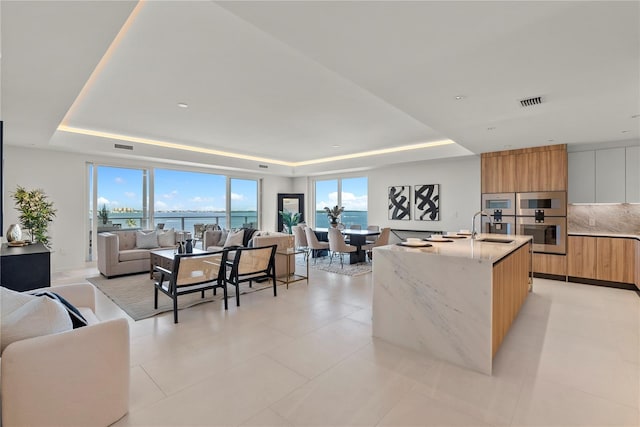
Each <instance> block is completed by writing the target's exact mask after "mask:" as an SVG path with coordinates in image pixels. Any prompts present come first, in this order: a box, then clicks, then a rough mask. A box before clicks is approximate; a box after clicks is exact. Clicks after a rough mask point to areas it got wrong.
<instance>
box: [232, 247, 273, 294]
mask: <svg viewBox="0 0 640 427" xmlns="http://www.w3.org/2000/svg"><path fill="white" fill-rule="evenodd" d="M277 247H278V245H270V246H261V247H256V248H245V247H238V248H237V249H234V250H233V251H226V252H225V264H226V266H227V268H226V269H225V270H226V271H225V275H224V283H225V285H226V284H229V285H233V286H235V288H236V306H240V283H243V282H249V287H251V284H252V282H253V281H254V280H256V281H258V280H260V279H271V282H272V283H273V296H274V297H275V296H277V290H276V287H277V283H276V271H275V270H276V267H275V256H276V248H277ZM225 292H226V286H225Z"/></svg>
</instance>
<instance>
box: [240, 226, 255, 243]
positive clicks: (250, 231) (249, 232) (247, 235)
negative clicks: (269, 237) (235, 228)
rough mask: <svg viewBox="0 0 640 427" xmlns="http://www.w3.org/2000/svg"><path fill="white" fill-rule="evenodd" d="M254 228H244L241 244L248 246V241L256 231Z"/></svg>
mask: <svg viewBox="0 0 640 427" xmlns="http://www.w3.org/2000/svg"><path fill="white" fill-rule="evenodd" d="M257 231H258V230H256V229H255V228H245V229H244V237H243V238H242V246H247V247H248V246H249V241H250V240H251V239H253V236H254V234H255V233H256V232H257Z"/></svg>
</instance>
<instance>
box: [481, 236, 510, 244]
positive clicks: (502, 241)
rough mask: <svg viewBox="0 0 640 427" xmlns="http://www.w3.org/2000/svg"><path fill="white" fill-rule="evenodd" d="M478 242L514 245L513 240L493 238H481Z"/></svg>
mask: <svg viewBox="0 0 640 427" xmlns="http://www.w3.org/2000/svg"><path fill="white" fill-rule="evenodd" d="M476 241H477V242H485V243H513V240H507V239H496V238H493V237H481V238H479V239H476Z"/></svg>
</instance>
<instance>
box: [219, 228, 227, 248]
mask: <svg viewBox="0 0 640 427" xmlns="http://www.w3.org/2000/svg"><path fill="white" fill-rule="evenodd" d="M228 236H229V230H220V239H219V240H218V244H217V245H216V246H224V242H226V241H227V237H228Z"/></svg>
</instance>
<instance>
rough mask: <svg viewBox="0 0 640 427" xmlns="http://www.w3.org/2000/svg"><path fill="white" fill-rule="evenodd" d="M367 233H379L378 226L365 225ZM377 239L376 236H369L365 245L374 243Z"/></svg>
mask: <svg viewBox="0 0 640 427" xmlns="http://www.w3.org/2000/svg"><path fill="white" fill-rule="evenodd" d="M367 231H380V226H379V225H367ZM377 238H378V237H377V236H371V237H370V238H368V239H367V243H373V242H375V241H376V239H377Z"/></svg>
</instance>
